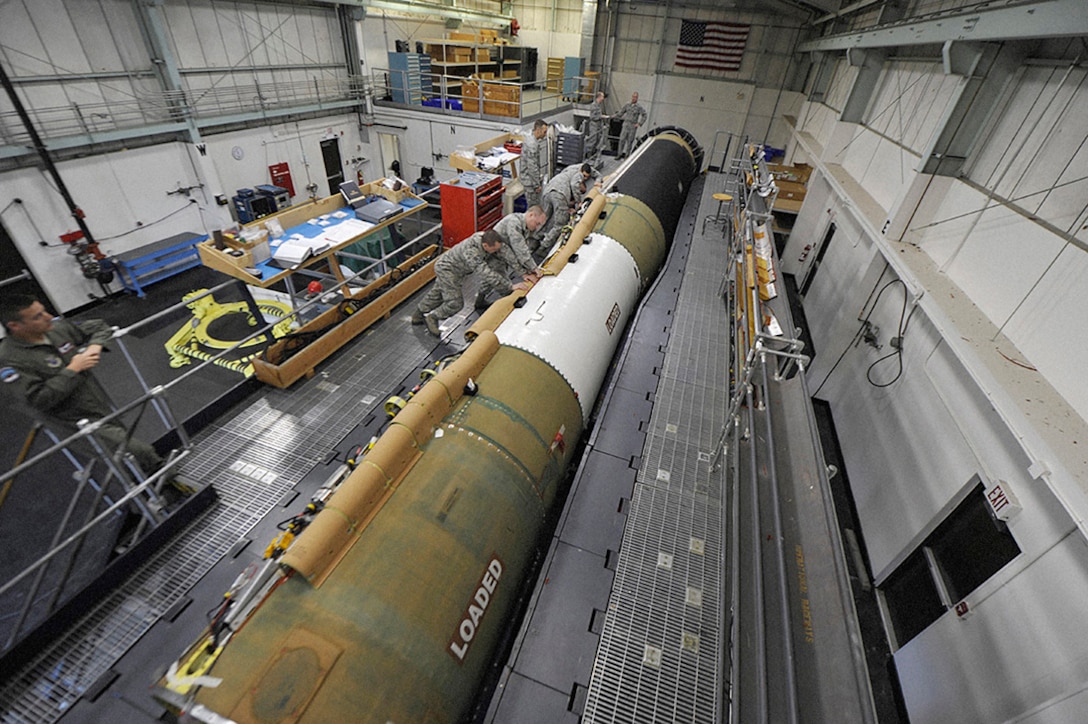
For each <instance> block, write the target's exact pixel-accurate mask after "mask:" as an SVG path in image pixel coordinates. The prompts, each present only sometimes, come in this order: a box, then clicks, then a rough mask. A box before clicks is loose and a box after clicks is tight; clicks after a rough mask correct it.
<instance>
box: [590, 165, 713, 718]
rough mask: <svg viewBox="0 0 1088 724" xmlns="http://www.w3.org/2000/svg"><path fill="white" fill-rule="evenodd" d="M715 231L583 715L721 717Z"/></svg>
mask: <svg viewBox="0 0 1088 724" xmlns="http://www.w3.org/2000/svg"><path fill="white" fill-rule="evenodd" d="M714 179H715V176H714V175H711V176H710V177H709V178H708V182H707V183H706V184H705V185H704V188H703V189H702V195H701V200H702V204H700V206H703V207H705V205H706V202H707V200H708V199H709V198H710V194H711V193H713V191H715V190H717V185H716V184H715V181H714ZM711 203H716V202H711ZM689 209H690V207H689ZM685 213H686V214H687V216H688V218H693V217H691V213H692V212H691V211H690V210H688V211H686V212H685ZM710 231H711V236H709V237H708V236H705V235H702V234H700V233H698V227H696V232H695V233H694V235H693V238H692V240H691V248H690V250H689V253H688V259H687V267H686V270H685V274H684V276H683V283H682V285H681V287H680V293H679V299H678V301H677V305H676V309H675V312H674V314H673V323H672V327H671V329H670V331H669V344H668V348H667V350H666V356H665V361H664V365H663V367H662V371H661V377H660V379H659V382H658V387H657V390H656V392H655V394H654V407H653V411H652V413H651V417H650V421H649V424H648V426H647V430H646V432H647V434H646V443H645V446H644V449H643V453H642V458H641V464H640V467H639V470H638V474H637V479H636V484H635V487H634V491H633V493H632V498H631V504H630V509H629V512H628V517H627V522H626V526H625V528H624V534H623V541H622V543H621V545H620V551H619V557H618V561H617V565H616V574H615V579H614V582H613V588H612V594H611V596H610V597H609V602H608V610H607V612H606V615H605V621H604V625H603V628H602V632H601V638H600V642H599V646H598V651H597V656H596V659H595V662H594V668H593V675H592V677H591V679H590V685H589V691H588V694H587V699H586V703H585V707H584V709H583V712H582V721H584V722H594V723H601V724H603V723H606V722H614V723H617V724H618V723H620V722H623V723H625V724H626V723H627V722H654V723H658V722H677V721H685V722H707V723H711V722H714V723H716V722H719V721H721V719H722V711H721V706H722V704H721V697H720V692H721V690H722V678H723V673H722V670H721V667H722V646H723V641H722V638H723V623H722V586H723V582H722V576H723V575H724V559H725V551H724V549H723V545H724V543H723V529H722V513H723V511H722V495H723V481H724V475H723V473H722V472H721V471H717V472H715V471H712V470H711V467H710V466H711V459H712V457H713V454H714V448H715V446H716V444H717V440H718V438H719V436H720V434H721V430H722V427H723V425H724V423H725V411H726V409H727V406H728V384H729V376H728V375H729V359H728V355H729V351H728V339H729V327H728V325H729V319H728V315H727V314H726V313H725V308H724V306H723V304H722V300H721V298H720V296H719V295H718V291H719V289H720V286H721V280H722V276H723V274H724V273H725V262H726V260H725V258H724V250H725V246H724V242H723V241H722V239H721V237H720V232H718V233H717V235H715V232H716V230H715V229H711V230H710Z"/></svg>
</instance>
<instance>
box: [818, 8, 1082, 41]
mask: <svg viewBox="0 0 1088 724" xmlns="http://www.w3.org/2000/svg"><path fill="white" fill-rule="evenodd" d="M1084 10H1085V5H1084V0H1033V1H1029V2H1014V1H1013V0H1006V2H1004V3H990V4H988V5H987V6H986V7H984V8H980V9H976V10H974V11H971V10H970V9H966V10H965V9H963V8H959V9H956V10H949V11H945V12H940V13H931V14H927V15H921V16H917V17H914V18H911V19H910V20H905V21H899V22H895V23H888V24H886V25H878V26H875V27H872V28H868V29H866V30H862V31H860V32H851V33H841V34H838V35H829V36H827V37H824V38H817V39H816V40H809V41H807V42H804V43H801V44H800V46H799V47H798V49H799V50H801V51H802V52H806V53H807V52H816V51H821V50H824V51H827V50H846V49H847V48H893V47H898V46H904V45H928V44H937V45H941V44H944V43H946V42H949V41H957V40H958V41H964V40H969V41H974V42H984V41H999V40H1028V39H1032V38H1062V37H1075V36H1079V35H1088V12H1085V11H1084Z"/></svg>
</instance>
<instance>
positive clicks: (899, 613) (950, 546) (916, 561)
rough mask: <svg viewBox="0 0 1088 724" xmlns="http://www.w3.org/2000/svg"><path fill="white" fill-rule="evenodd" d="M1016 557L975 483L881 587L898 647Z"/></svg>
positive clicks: (1015, 549) (1002, 526)
mask: <svg viewBox="0 0 1088 724" xmlns="http://www.w3.org/2000/svg"><path fill="white" fill-rule="evenodd" d="M1019 553H1020V546H1018V545H1017V544H1016V540H1015V539H1014V538H1013V536H1012V533H1010V532H1009V529H1008V527H1007V526H1006V525H1005V523H1004V522H1003V521H1001V520H998V519H997V518H995V517H994V515H993V512H992V511H991V509H990V504H989V503H988V502H987V500H986V491H985V489H984V488H983V486H982V484H981V483H979V484H978V485H977V486H976V487H975V489H974V490H972V491H971V493H970V494H968V496H967V497H966V498H965V499H964V501H963V502H962V503H960V504H959V505H958V506H956V509H955V510H953V511H952V513H951V514H950V515H949V516H948V517H947V518H946V519H945V520H944V521H943V522H942V523H941V524H940V525H939V526H937V529H936V530H934V531H933V533H931V534H930V535H929V537H928V538H926V540H925V541H924V542H923V543H922V545H921V547H920V548H919V549H918V550H916V551H915V552H914V553H912V554H911V555H910V557H908V558H907V560H905V561H904V562H903V563H902V564H901V565H900V566H899V567H898V568H897V569H896V570H895V572H894V573H892V574H891V575H890V576H888V579H887V581H885V583H884V584H883V585H882V586H881V591H882V592H883V594H884V602H885V605H886V606H887V609H888V615H889V618H890V620H891V625H892V629H893V631H894V633H895V639H896V642H897V643H898V645H899V646H903V645H904V644H905V643H907V642H908V641H910V640H911V639H912V638H914V637H915V636H917V635H918V634H919V633H921V632H922V631H923V630H924V629H925V628H926V627H927V626H929V625H930V624H931V623H933V622H934V621H936V620H937V619H938V618H940V617H941V615H942V614H943V613H944V612H945V611H947V610H948V609H949V608H951V607H952V606H954V605H955V604H956V603H957V602H958V601H961V600H963V598H965V597H966V596H967V595H968V594H970V593H971V592H972V591H974V590H975V589H976V588H978V587H979V586H981V585H982V584H983V583H985V582H986V581H987V580H989V578H990V577H991V576H993V575H994V574H995V573H997V572H998V571H999V570H1000V569H1001V568H1002V567H1004V566H1005V564H1006V563H1008V562H1009V561H1011V560H1012V559H1013V558H1015V557H1016V556H1017V555H1019Z"/></svg>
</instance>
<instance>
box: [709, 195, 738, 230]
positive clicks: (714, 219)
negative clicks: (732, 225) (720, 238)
mask: <svg viewBox="0 0 1088 724" xmlns="http://www.w3.org/2000/svg"><path fill="white" fill-rule="evenodd" d="M711 198H713V199H714V200H715V201H717V202H718V211H717V212H716V213H713V214H707V215H706V216H704V217H703V233H704V234H705V233H706V225H707V223H708V222H709V223H711V224H721V225H722V233H723V234H724V233H725V229H726V224H727V223H728V222H729V214H725V215H723V214H722V204H723V203H725V202H726V201H732V200H733V196H732V195H731V194H726V193H721V192H719V193H715V194H711Z"/></svg>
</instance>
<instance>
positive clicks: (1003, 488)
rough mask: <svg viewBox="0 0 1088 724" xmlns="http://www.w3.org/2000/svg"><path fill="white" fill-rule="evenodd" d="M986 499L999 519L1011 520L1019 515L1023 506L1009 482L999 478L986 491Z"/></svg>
mask: <svg viewBox="0 0 1088 724" xmlns="http://www.w3.org/2000/svg"><path fill="white" fill-rule="evenodd" d="M986 500H988V501H989V502H990V508H991V509H992V510H993V511H994V515H996V516H997V517H998V519H999V520H1004V521H1009V520H1012V519H1013V518H1015V517H1016V516H1017V515H1019V513H1020V511H1021V510H1022V508H1021V507H1020V501H1019V500H1017V499H1016V496H1015V495H1013V493H1012V491H1011V490H1009V484H1008V483H1006V482H1005V481H1004V480H998V481H997V483H995V484H994V485H991V486H990V488H989V490H987V491H986Z"/></svg>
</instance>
